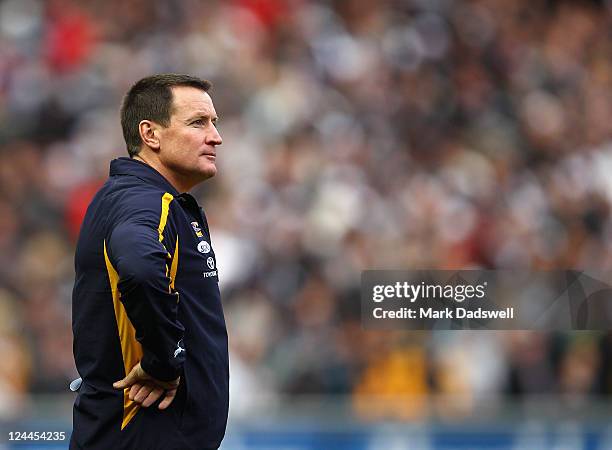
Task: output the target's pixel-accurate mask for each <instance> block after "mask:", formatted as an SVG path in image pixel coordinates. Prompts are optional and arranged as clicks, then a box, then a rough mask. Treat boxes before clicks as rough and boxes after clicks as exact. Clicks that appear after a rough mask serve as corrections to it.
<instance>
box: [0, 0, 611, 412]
mask: <svg viewBox="0 0 612 450" xmlns="http://www.w3.org/2000/svg"><path fill="white" fill-rule="evenodd" d="M160 72H183V73H190V74H194V75H197V76H201V77H204V78H207V79H210V80H211V81H212V82H213V84H214V87H213V91H212V97H213V99H214V101H215V105H216V109H217V111H218V112H219V114H220V118H221V120H220V123H219V125H220V131H221V134H222V136H223V139H224V144H223V145H222V147H220V148H219V158H218V166H219V174H218V176H217V177H216V178H215V179H213V180H210V181H208V182H206V183H204V185H202V187H201V188H197V190H196V191H195V193H196V194H197V197H198V198H199V199H200V201H201V204H202V205H203V206H204V208H205V210H206V211H207V215H208V217H209V222H210V228H211V234H212V240H213V245H214V246H215V252H216V254H217V255H218V260H219V264H218V265H219V275H220V280H221V288H222V292H223V300H224V305H225V310H226V316H227V322H228V327H229V335H230V346H231V369H232V372H231V376H232V414H234V415H235V416H237V417H239V416H241V415H244V416H248V415H249V414H252V413H253V411H260V410H261V408H262V407H266V406H268V407H269V405H273V404H275V403H278V402H283V401H286V399H288V398H289V399H291V398H297V397H299V396H301V395H304V394H309V395H322V396H343V397H344V398H349V399H351V404H352V407H353V410H354V412H355V414H357V415H358V416H360V417H364V418H371V419H381V418H390V419H400V420H401V419H414V418H424V417H427V416H428V414H430V413H431V411H432V408H433V409H435V408H436V402H438V401H439V399H446V400H444V404H443V406H441V407H440V408H438V409H439V410H440V411H443V413H444V414H447V415H448V414H450V415H455V414H457V415H466V414H470V413H471V412H473V411H474V410H475V408H477V407H479V406H478V405H480V404H481V403H482V402H487V404H492V402H493V403H494V402H495V399H497V400H498V401H500V402H503V401H504V400H506V399H520V398H528V397H533V396H539V395H543V394H548V395H553V396H555V398H559V399H562V398H568V399H571V400H568V401H572V402H576V401H588V400H589V399H592V398H598V397H599V396H603V397H604V398H605V396H608V395H609V394H610V393H611V392H612V363H611V361H612V360H611V358H610V356H611V353H612V334H609V333H605V332H565V333H561V332H559V333H542V332H529V331H520V332H518V331H517V332H492V331H486V332H485V331H482V332H467V331H465V332H457V331H453V332H411V333H409V332H373V331H366V330H364V329H362V326H361V321H360V315H359V314H360V303H359V302H360V299H359V282H360V274H361V271H362V270H364V269H388V268H395V269H417V268H444V269H458V268H487V269H494V268H534V269H562V268H599V269H602V268H605V269H607V268H612V239H611V237H612V217H611V216H610V201H611V200H612V2H609V1H608V2H606V1H594V0H593V1H586V0H584V1H578V0H575V1H553V0H548V1H546V0H512V1H507V0H469V1H468V0H466V1H459V0H380V1H369V0H326V1H323V0H322V1H307V0H286V1H283V0H231V1H206V2H203V1H197V0H121V1H119V0H89V1H86V2H79V1H76V0H48V1H43V0H0V355H2V363H1V364H0V418H1V417H10V415H11V414H15V413H18V412H19V411H20V408H23V407H24V405H27V403H28V401H29V398H30V397H31V395H33V394H44V393H53V392H65V391H66V390H67V384H68V382H69V380H70V379H71V378H73V377H76V376H77V374H76V371H75V368H74V362H73V359H72V333H71V328H70V296H71V289H72V282H73V251H74V245H75V240H76V236H77V235H78V230H79V225H80V222H81V219H82V217H83V214H84V211H85V209H86V207H87V204H88V202H89V200H90V199H91V197H92V195H93V193H94V192H95V191H96V189H97V188H98V187H99V186H100V185H101V184H102V183H103V182H104V179H105V177H106V176H107V174H108V163H109V161H110V160H111V159H112V158H114V157H117V156H124V155H126V151H125V146H124V143H123V140H122V136H121V129H120V124H119V117H118V108H119V104H120V102H121V98H122V95H123V93H124V92H125V91H126V90H127V89H128V88H129V87H130V85H131V84H132V83H134V82H135V81H136V80H137V79H139V78H141V77H143V76H146V75H149V74H152V73H160ZM448 399H455V400H454V401H450V400H448Z"/></svg>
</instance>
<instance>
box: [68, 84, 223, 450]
mask: <svg viewBox="0 0 612 450" xmlns="http://www.w3.org/2000/svg"><path fill="white" fill-rule="evenodd" d="M209 88H210V83H209V82H208V81H205V80H200V79H198V78H195V77H191V76H187V75H176V74H165V75H155V76H151V77H148V78H144V79H142V80H140V81H138V82H137V83H136V84H135V85H134V86H132V88H131V89H130V90H129V91H128V93H127V95H126V96H125V98H124V100H123V105H122V108H121V125H122V128H123V135H124V138H125V142H126V144H127V149H128V153H129V156H130V157H129V158H127V157H125V158H118V159H116V160H113V161H112V162H111V165H110V176H109V179H108V180H107V182H106V183H105V184H104V186H103V187H102V188H101V189H100V191H99V192H98V193H97V194H96V196H95V197H94V199H93V200H92V202H91V205H90V206H89V208H88V210H87V214H86V216H85V219H84V221H83V225H82V227H81V233H80V236H79V241H78V244H77V249H76V256H75V269H76V281H75V286H74V291H73V299H72V303H73V310H72V328H73V332H74V356H75V360H76V365H77V369H78V371H79V374H80V376H81V378H82V383H81V384H80V387H79V386H74V388H75V389H78V397H77V399H76V401H75V404H74V423H73V433H72V438H71V442H70V448H71V449H81V448H82V449H104V450H108V449H164V450H166V449H216V448H218V447H219V445H220V443H221V440H222V439H223V436H224V433H225V426H226V422H227V413H228V381H229V380H228V379H229V370H228V350H227V332H226V327H225V320H224V317H223V310H222V307H221V300H220V294H219V287H218V276H217V267H216V260H215V253H214V251H213V249H212V245H211V241H210V233H209V229H208V224H207V222H206V216H205V215H204V212H203V210H202V209H201V208H200V207H199V206H198V204H197V202H196V200H195V199H194V198H193V197H192V196H191V195H190V194H189V193H187V191H189V190H190V189H191V188H193V187H194V186H195V185H196V184H198V183H200V182H202V181H204V180H206V179H208V178H210V177H212V176H214V175H215V174H216V172H217V168H216V165H215V159H216V147H217V146H218V145H221V142H222V141H221V136H220V135H219V132H218V131H217V129H216V121H217V113H216V112H215V108H214V105H213V102H212V100H211V98H210V96H209V94H208V90H209Z"/></svg>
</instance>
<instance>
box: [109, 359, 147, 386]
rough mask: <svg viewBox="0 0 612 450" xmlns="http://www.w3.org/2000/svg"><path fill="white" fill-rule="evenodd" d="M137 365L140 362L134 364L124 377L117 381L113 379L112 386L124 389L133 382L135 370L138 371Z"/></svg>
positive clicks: (138, 365)
mask: <svg viewBox="0 0 612 450" xmlns="http://www.w3.org/2000/svg"><path fill="white" fill-rule="evenodd" d="M138 367H140V363H139V364H137V365H135V366H134V367H133V368H132V370H131V371H130V373H128V374H127V375H126V376H125V378H123V379H122V380H119V381H115V382H114V383H113V387H114V388H115V389H125V388H127V387H130V386H131V385H132V384H134V381H136V372H137V371H138Z"/></svg>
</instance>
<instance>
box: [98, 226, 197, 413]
mask: <svg viewBox="0 0 612 450" xmlns="http://www.w3.org/2000/svg"><path fill="white" fill-rule="evenodd" d="M107 248H108V251H109V259H110V260H111V263H112V264H113V266H114V267H115V269H116V271H117V273H118V274H119V284H118V288H119V292H120V293H121V301H122V303H123V305H124V307H125V310H126V313H127V315H128V317H129V319H130V322H132V324H133V326H134V329H135V330H136V339H137V340H138V341H139V342H140V344H141V346H142V351H143V357H142V360H141V361H140V363H139V364H137V365H136V366H134V368H133V369H132V371H131V372H130V373H129V374H127V376H126V377H125V378H124V379H123V380H121V381H120V382H117V383H115V387H116V388H117V389H124V388H128V387H130V398H131V399H132V400H134V401H136V402H138V403H141V404H142V405H143V406H149V405H150V404H152V403H153V402H155V401H156V400H157V399H158V398H159V397H160V396H161V395H162V394H163V392H164V390H166V391H167V392H166V398H165V399H164V401H163V402H162V403H161V404H160V408H162V406H164V407H167V406H168V405H169V404H170V403H171V402H172V399H173V398H174V394H175V393H176V387H177V386H178V382H179V374H180V372H181V370H182V365H183V363H184V359H185V356H184V352H176V349H177V345H178V343H179V342H180V341H181V339H182V338H183V333H184V328H183V326H182V325H181V324H180V322H179V321H178V319H177V312H178V304H177V300H178V293H176V292H172V290H171V289H170V278H169V277H168V273H169V266H170V262H171V261H170V256H169V254H168V251H167V250H166V247H165V246H164V245H163V244H162V243H161V242H160V240H159V235H158V231H157V229H154V228H153V227H152V226H150V225H147V224H144V223H141V222H126V223H123V224H120V225H119V226H117V227H116V228H115V229H114V230H113V232H112V234H111V236H110V239H109V240H108V243H107ZM162 409H163V408H162Z"/></svg>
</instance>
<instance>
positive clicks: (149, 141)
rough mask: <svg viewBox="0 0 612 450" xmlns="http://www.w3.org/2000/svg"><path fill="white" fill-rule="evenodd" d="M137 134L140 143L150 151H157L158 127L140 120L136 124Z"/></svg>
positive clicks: (158, 145)
mask: <svg viewBox="0 0 612 450" xmlns="http://www.w3.org/2000/svg"><path fill="white" fill-rule="evenodd" d="M138 132H139V133H140V139H142V142H143V143H144V144H145V145H146V146H147V147H149V148H151V149H152V150H159V148H160V142H159V134H160V126H159V125H158V124H156V123H155V122H152V121H150V120H141V121H140V123H139V124H138Z"/></svg>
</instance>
